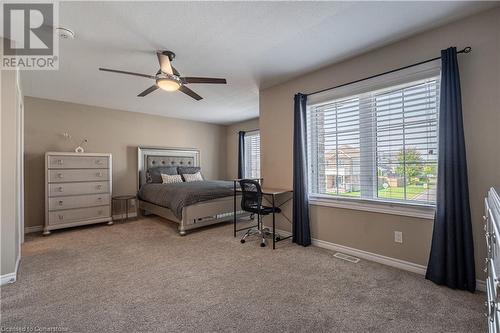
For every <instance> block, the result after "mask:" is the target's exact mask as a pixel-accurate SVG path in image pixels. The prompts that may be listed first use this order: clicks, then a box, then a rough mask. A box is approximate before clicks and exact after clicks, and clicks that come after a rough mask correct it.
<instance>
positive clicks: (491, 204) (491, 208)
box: [484, 187, 500, 333]
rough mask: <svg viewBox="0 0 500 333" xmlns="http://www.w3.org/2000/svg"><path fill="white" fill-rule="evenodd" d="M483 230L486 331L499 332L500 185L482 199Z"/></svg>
mask: <svg viewBox="0 0 500 333" xmlns="http://www.w3.org/2000/svg"><path fill="white" fill-rule="evenodd" d="M484 220H485V226H484V230H485V232H486V247H487V252H488V256H487V257H486V268H485V272H487V273H488V276H487V278H486V291H487V293H486V294H487V297H488V301H487V302H486V303H485V304H486V307H487V317H488V331H489V332H490V333H491V332H500V313H499V311H500V304H499V300H500V244H499V242H500V187H497V188H491V189H490V190H489V191H488V196H487V197H486V198H485V199H484Z"/></svg>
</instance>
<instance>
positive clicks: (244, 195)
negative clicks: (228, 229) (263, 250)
mask: <svg viewBox="0 0 500 333" xmlns="http://www.w3.org/2000/svg"><path fill="white" fill-rule="evenodd" d="M239 183H240V188H241V209H243V210H244V211H246V212H249V213H252V214H256V215H257V228H252V229H248V230H247V232H246V233H245V234H244V235H243V237H241V240H240V242H241V243H245V239H246V238H247V237H248V236H252V235H259V236H261V237H262V240H261V242H260V246H262V247H264V246H266V236H269V235H271V232H270V231H269V228H263V224H262V216H265V215H269V214H272V213H273V212H274V213H280V212H281V209H279V208H278V207H269V206H263V205H262V189H261V187H260V184H259V182H258V181H256V180H252V179H242V180H240V181H239ZM277 239H278V240H279V236H278V237H277Z"/></svg>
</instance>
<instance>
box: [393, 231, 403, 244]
mask: <svg viewBox="0 0 500 333" xmlns="http://www.w3.org/2000/svg"><path fill="white" fill-rule="evenodd" d="M394 241H395V242H396V243H403V233H402V232H401V231H394Z"/></svg>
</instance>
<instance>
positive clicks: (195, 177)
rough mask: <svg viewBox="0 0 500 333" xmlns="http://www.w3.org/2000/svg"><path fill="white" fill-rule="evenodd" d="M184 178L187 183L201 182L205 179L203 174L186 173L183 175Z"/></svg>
mask: <svg viewBox="0 0 500 333" xmlns="http://www.w3.org/2000/svg"><path fill="white" fill-rule="evenodd" d="M182 177H184V181H185V182H200V181H203V177H202V175H201V172H199V171H198V172H197V173H184V174H182Z"/></svg>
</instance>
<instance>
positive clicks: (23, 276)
mask: <svg viewBox="0 0 500 333" xmlns="http://www.w3.org/2000/svg"><path fill="white" fill-rule="evenodd" d="M278 247H279V248H278V249H277V250H275V251H272V250H271V249H270V248H269V247H267V248H260V247H259V244H258V241H256V240H255V241H248V242H247V243H246V244H244V245H243V244H240V243H239V240H238V239H234V238H233V237H232V225H231V224H224V225H218V226H214V227H210V228H207V229H203V230H201V231H197V232H193V233H191V234H188V235H187V236H185V237H180V236H179V235H178V234H177V233H176V231H175V225H174V224H173V223H168V222H166V221H165V220H163V219H161V218H158V217H148V218H142V219H140V220H137V221H130V222H126V223H122V224H120V223H119V224H115V225H113V226H105V225H98V226H91V227H82V228H76V229H72V230H66V231H60V232H53V233H52V235H51V236H49V237H41V236H38V235H31V236H28V238H27V241H26V243H25V244H24V246H23V258H22V261H21V266H20V270H19V276H18V282H16V283H15V284H12V285H8V286H5V287H3V288H2V290H1V291H2V293H1V307H2V309H1V310H2V318H1V324H2V327H7V326H23V327H25V326H37V327H54V326H57V327H59V328H60V329H63V330H65V331H67V332H113V331H115V332H179V331H184V332H215V331H225V332H231V331H242V332H250V331H260V332H276V331H294V332H305V331H313V332H314V331H316V332H318V331H320V332H327V331H329V332H366V331H369V332H484V331H485V330H486V320H485V318H484V315H483V312H484V305H483V303H484V294H482V293H477V294H470V293H468V292H462V291H453V290H450V289H447V288H444V287H439V286H436V285H434V284H432V283H431V282H429V281H426V280H425V279H423V278H422V277H421V276H419V275H416V274H412V273H408V272H404V271H401V270H398V269H394V268H391V267H387V266H383V265H380V264H377V263H372V262H369V261H366V260H362V261H361V262H360V263H358V264H352V263H349V262H345V261H342V260H339V259H336V258H334V257H333V254H334V252H332V251H328V250H324V249H320V248H316V247H308V248H303V247H300V246H296V245H292V244H291V243H287V242H283V243H280V244H279V245H278Z"/></svg>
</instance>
